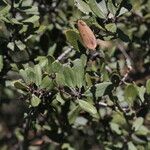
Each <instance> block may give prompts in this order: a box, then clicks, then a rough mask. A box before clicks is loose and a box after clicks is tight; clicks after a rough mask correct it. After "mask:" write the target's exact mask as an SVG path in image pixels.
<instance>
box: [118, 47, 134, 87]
mask: <svg viewBox="0 0 150 150" xmlns="http://www.w3.org/2000/svg"><path fill="white" fill-rule="evenodd" d="M118 49H119V50H120V51H121V52H122V54H123V55H124V57H125V60H126V65H127V68H128V70H127V72H126V74H125V75H124V77H123V78H122V79H121V81H120V85H121V84H122V83H124V82H125V80H126V78H127V77H128V75H129V73H130V72H131V71H132V70H133V67H132V60H131V58H130V56H129V55H128V54H127V53H126V51H125V48H124V46H123V45H121V44H119V45H118Z"/></svg>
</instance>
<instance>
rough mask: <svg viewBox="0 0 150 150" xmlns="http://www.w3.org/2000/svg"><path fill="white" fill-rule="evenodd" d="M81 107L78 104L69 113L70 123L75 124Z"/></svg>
mask: <svg viewBox="0 0 150 150" xmlns="http://www.w3.org/2000/svg"><path fill="white" fill-rule="evenodd" d="M80 110H81V108H80V107H79V106H76V107H75V108H74V109H72V110H71V111H70V112H69V114H68V120H69V123H70V124H73V123H74V122H75V120H76V118H77V116H78V114H79V112H80Z"/></svg>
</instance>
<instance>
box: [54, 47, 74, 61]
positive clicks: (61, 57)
mask: <svg viewBox="0 0 150 150" xmlns="http://www.w3.org/2000/svg"><path fill="white" fill-rule="evenodd" d="M71 51H72V47H70V48H68V49H67V50H66V51H64V52H63V53H62V54H61V55H60V56H59V57H58V58H57V60H56V62H58V61H60V60H62V59H63V58H64V57H65V56H66V55H67V54H69V53H70V52H71Z"/></svg>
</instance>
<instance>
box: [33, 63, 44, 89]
mask: <svg viewBox="0 0 150 150" xmlns="http://www.w3.org/2000/svg"><path fill="white" fill-rule="evenodd" d="M34 73H35V84H36V85H37V86H39V85H40V84H41V81H42V70H41V67H40V65H35V66H34Z"/></svg>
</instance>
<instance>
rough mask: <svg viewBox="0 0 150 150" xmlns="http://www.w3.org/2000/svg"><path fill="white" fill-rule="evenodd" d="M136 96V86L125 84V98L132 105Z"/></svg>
mask: <svg viewBox="0 0 150 150" xmlns="http://www.w3.org/2000/svg"><path fill="white" fill-rule="evenodd" d="M137 96H138V91H137V88H136V87H135V86H134V85H133V84H129V85H127V86H126V88H125V99H126V100H127V101H128V102H129V103H130V104H131V105H132V104H133V102H134V100H135V98H136V97H137Z"/></svg>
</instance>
